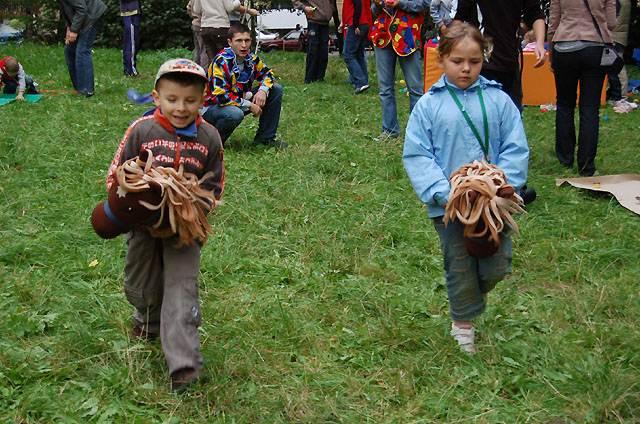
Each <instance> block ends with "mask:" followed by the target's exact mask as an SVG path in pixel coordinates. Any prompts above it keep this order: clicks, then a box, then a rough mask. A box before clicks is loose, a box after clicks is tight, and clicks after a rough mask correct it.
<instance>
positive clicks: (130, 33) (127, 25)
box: [122, 16, 137, 76]
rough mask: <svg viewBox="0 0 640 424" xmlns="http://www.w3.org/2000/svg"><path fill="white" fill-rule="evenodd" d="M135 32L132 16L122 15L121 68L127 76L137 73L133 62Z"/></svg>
mask: <svg viewBox="0 0 640 424" xmlns="http://www.w3.org/2000/svg"><path fill="white" fill-rule="evenodd" d="M134 49H135V34H134V28H133V20H132V16H123V17H122V68H123V72H124V74H125V75H127V76H134V75H137V72H136V71H135V66H134V64H133V57H134V53H135V52H134Z"/></svg>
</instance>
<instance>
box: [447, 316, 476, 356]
mask: <svg viewBox="0 0 640 424" xmlns="http://www.w3.org/2000/svg"><path fill="white" fill-rule="evenodd" d="M451 335H452V336H453V338H454V339H456V341H457V342H458V346H460V349H461V350H462V351H463V352H465V353H468V354H470V355H473V354H474V353H476V352H477V350H476V345H475V330H474V328H473V327H471V328H459V327H456V325H455V324H454V323H453V322H452V323H451Z"/></svg>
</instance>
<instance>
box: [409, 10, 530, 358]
mask: <svg viewBox="0 0 640 424" xmlns="http://www.w3.org/2000/svg"><path fill="white" fill-rule="evenodd" d="M488 48H489V46H488V42H487V40H485V39H484V38H483V36H482V34H481V33H480V32H479V31H478V30H477V29H476V28H475V27H473V26H471V25H469V24H467V23H462V22H459V21H455V22H453V23H452V24H451V25H450V26H449V27H448V28H447V31H446V33H445V34H443V36H442V38H441V39H440V44H439V46H438V53H439V56H440V59H439V65H440V67H441V68H442V69H443V70H444V75H443V76H442V77H441V78H440V79H439V80H438V82H436V83H435V84H434V85H433V86H432V87H431V89H429V91H428V92H427V93H426V94H425V95H424V96H422V98H421V99H420V100H419V101H418V103H417V104H416V107H415V109H414V110H413V112H412V113H411V116H410V118H409V123H408V125H407V133H406V136H405V143H404V153H403V162H404V166H405V169H406V171H407V174H408V176H409V179H410V180H411V183H412V184H413V188H414V189H415V191H416V193H417V194H418V197H419V198H420V200H421V201H422V202H423V203H425V204H426V205H427V207H428V215H429V217H430V218H432V219H433V223H434V225H435V228H436V231H437V232H438V235H439V237H440V245H441V248H442V253H443V255H444V268H445V275H446V280H447V294H448V297H449V309H450V312H451V318H452V319H453V323H452V325H451V335H452V336H453V337H454V338H455V339H456V341H457V342H458V344H459V345H460V347H461V349H462V350H463V351H464V352H467V353H475V352H476V348H475V344H474V328H473V322H472V320H473V319H474V318H476V317H477V316H478V315H480V314H481V313H482V312H483V311H484V309H485V306H486V294H487V293H488V292H489V291H490V290H491V289H493V287H494V286H495V284H496V283H497V282H498V281H500V280H502V279H503V278H504V277H505V276H506V275H507V274H508V273H509V272H510V270H511V240H510V239H509V237H508V236H507V235H506V234H503V235H502V236H501V237H502V242H501V244H500V249H499V250H498V251H497V252H496V253H495V254H494V255H493V256H490V257H487V258H483V259H477V258H474V257H472V256H470V255H469V254H468V253H467V251H466V250H465V248H464V244H463V236H462V232H463V226H462V225H461V224H460V223H459V222H458V221H454V222H450V223H449V224H448V225H447V226H446V227H445V225H444V224H443V222H442V216H443V215H444V206H445V205H446V203H447V200H448V198H449V191H450V189H451V186H450V183H449V178H448V177H449V175H451V173H452V172H454V171H455V170H457V169H458V168H459V167H460V166H462V165H464V164H467V163H470V162H472V161H474V160H486V161H488V162H490V163H493V164H495V165H496V166H498V167H499V168H500V169H502V170H503V171H504V173H505V175H506V176H507V179H508V183H510V184H511V185H513V186H514V187H515V188H516V190H517V189H519V188H520V187H521V186H522V185H523V184H524V182H525V181H526V180H527V161H528V159H529V147H528V145H527V140H526V138H525V134H524V128H523V126H522V121H521V119H520V112H519V111H518V109H517V108H516V107H515V105H514V104H513V102H512V101H511V99H510V98H509V96H508V95H507V94H505V93H504V92H503V91H502V90H501V89H500V84H498V83H497V82H495V81H489V80H487V79H485V78H484V77H482V76H480V69H481V68H482V63H483V60H484V58H485V55H486V53H487V52H488Z"/></svg>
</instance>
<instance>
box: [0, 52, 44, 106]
mask: <svg viewBox="0 0 640 424" xmlns="http://www.w3.org/2000/svg"><path fill="white" fill-rule="evenodd" d="M3 85H4V88H3V90H2V92H3V93H4V94H13V93H16V92H17V94H16V100H24V94H25V92H26V93H27V94H38V90H36V86H35V83H34V82H33V78H31V77H30V76H29V75H27V74H25V72H24V68H23V67H22V65H21V64H20V62H18V59H16V58H15V57H12V56H6V57H4V58H3V59H2V60H0V86H3Z"/></svg>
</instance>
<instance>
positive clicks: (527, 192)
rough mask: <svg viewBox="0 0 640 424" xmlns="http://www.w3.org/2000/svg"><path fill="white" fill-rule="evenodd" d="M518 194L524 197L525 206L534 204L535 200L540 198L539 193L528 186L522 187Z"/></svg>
mask: <svg viewBox="0 0 640 424" xmlns="http://www.w3.org/2000/svg"><path fill="white" fill-rule="evenodd" d="M518 194H520V197H522V201H523V202H524V204H525V205H528V204H529V203H531V202H533V201H534V200H536V197H538V193H536V190H535V189H534V188H533V187H527V186H526V185H525V186H523V187H522V189H521V190H520V193H518Z"/></svg>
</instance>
